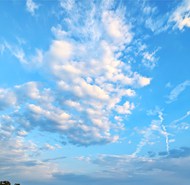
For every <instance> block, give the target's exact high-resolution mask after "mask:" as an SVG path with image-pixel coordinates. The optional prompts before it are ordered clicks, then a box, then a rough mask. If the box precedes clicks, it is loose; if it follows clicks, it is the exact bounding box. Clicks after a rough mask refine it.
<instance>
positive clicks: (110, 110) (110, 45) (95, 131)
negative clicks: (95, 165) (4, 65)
mask: <svg viewBox="0 0 190 185" xmlns="http://www.w3.org/2000/svg"><path fill="white" fill-rule="evenodd" d="M30 3H31V2H30ZM60 3H61V7H62V8H63V12H66V13H60V16H62V18H63V22H61V23H59V24H58V25H54V26H52V28H51V31H52V32H53V34H54V36H55V39H54V40H52V42H51V43H50V45H49V48H48V49H47V50H44V51H43V50H41V49H36V51H35V53H36V54H35V55H34V56H31V57H26V56H25V55H26V54H25V53H24V51H23V50H22V49H18V47H12V46H10V45H8V44H7V49H9V51H10V52H11V53H12V55H14V56H15V57H16V58H17V59H19V60H20V62H21V63H24V65H25V66H28V67H30V68H31V69H32V70H39V71H40V72H41V73H43V75H44V76H45V77H47V78H46V80H47V82H48V83H49V82H50V83H49V84H51V85H49V86H48V83H46V85H45V84H43V83H40V82H27V83H25V84H20V85H16V86H14V87H13V88H12V90H10V92H12V93H13V94H14V95H15V97H16V102H15V110H14V118H15V119H14V120H15V123H16V122H18V123H20V125H19V126H20V127H21V128H19V134H20V136H22V135H23V134H22V132H21V130H26V132H29V131H30V130H32V129H35V128H40V129H41V130H42V131H44V130H45V131H48V132H52V133H57V134H58V135H59V136H60V137H61V138H63V137H64V139H65V140H66V141H68V142H71V143H74V144H76V145H93V144H106V143H109V142H116V141H117V140H118V139H119V136H118V134H117V132H118V130H119V128H120V129H123V128H124V127H123V126H122V122H124V121H125V119H126V118H122V119H119V120H120V121H116V120H112V117H115V114H116V113H119V114H121V115H122V114H128V115H129V114H131V113H132V111H133V109H134V108H135V104H134V102H133V98H135V97H136V95H137V93H138V92H137V91H138V88H142V87H145V86H147V85H149V84H150V82H151V78H150V77H148V76H143V75H142V74H140V72H139V71H134V70H133V68H132V67H131V65H130V64H128V63H127V62H126V61H124V60H123V59H122V57H121V55H122V54H121V53H124V52H125V49H126V48H125V47H126V46H128V45H130V44H132V40H133V39H134V34H135V33H134V32H133V30H132V28H133V27H132V24H131V22H130V21H129V20H127V19H126V15H125V11H124V10H123V9H122V8H121V7H118V8H117V10H110V7H111V6H112V4H113V2H99V3H98V4H99V5H100V4H101V8H100V9H99V6H98V5H97V4H95V3H94V2H91V3H90V4H89V8H86V9H85V8H82V7H81V6H79V5H78V4H77V3H80V2H75V1H67V2H66V1H61V2H60ZM33 6H34V5H33ZM34 7H35V6H34ZM35 10H36V8H33V10H32V12H34V11H35ZM61 12H62V11H61ZM97 12H99V13H98V14H97ZM73 15H75V16H73ZM81 20H82V21H81ZM17 50H19V51H21V52H17ZM18 53H22V54H20V55H18ZM26 58H27V59H26ZM28 61H30V62H28ZM34 68H35V69H34ZM44 72H45V73H44ZM50 79H51V81H49V80H50ZM124 99H125V103H123V100H124ZM11 114H12V113H11V111H10V112H8V115H11ZM123 116H124V115H123Z"/></svg>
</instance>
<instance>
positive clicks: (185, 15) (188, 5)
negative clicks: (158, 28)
mask: <svg viewBox="0 0 190 185" xmlns="http://www.w3.org/2000/svg"><path fill="white" fill-rule="evenodd" d="M189 12H190V1H189V0H183V1H181V2H180V5H179V6H178V7H177V8H176V9H175V10H174V12H173V13H172V15H171V16H170V19H169V22H170V23H174V28H178V29H179V30H183V29H184V28H185V27H190V13H189Z"/></svg>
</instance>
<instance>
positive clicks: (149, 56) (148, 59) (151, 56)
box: [142, 50, 158, 69]
mask: <svg viewBox="0 0 190 185" xmlns="http://www.w3.org/2000/svg"><path fill="white" fill-rule="evenodd" d="M156 52H157V50H155V51H154V52H152V53H149V52H147V51H145V52H143V53H142V55H143V60H142V63H143V64H144V65H145V66H146V67H148V68H150V69H153V68H154V67H155V66H156V62H157V60H158V59H157V58H156V57H155V54H156Z"/></svg>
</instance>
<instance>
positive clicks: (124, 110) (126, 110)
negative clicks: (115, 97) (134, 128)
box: [116, 101, 135, 114]
mask: <svg viewBox="0 0 190 185" xmlns="http://www.w3.org/2000/svg"><path fill="white" fill-rule="evenodd" d="M134 108H135V106H134V104H133V103H130V102H128V101H126V102H125V103H124V104H123V105H117V106H116V111H117V112H118V113H119V114H131V111H132V110H133V109H134Z"/></svg>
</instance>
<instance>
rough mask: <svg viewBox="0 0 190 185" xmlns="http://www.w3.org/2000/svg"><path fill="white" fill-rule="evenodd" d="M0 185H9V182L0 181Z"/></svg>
mask: <svg viewBox="0 0 190 185" xmlns="http://www.w3.org/2000/svg"><path fill="white" fill-rule="evenodd" d="M0 185H11V183H10V182H9V181H0ZM14 185H20V184H19V183H15V184H14Z"/></svg>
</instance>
